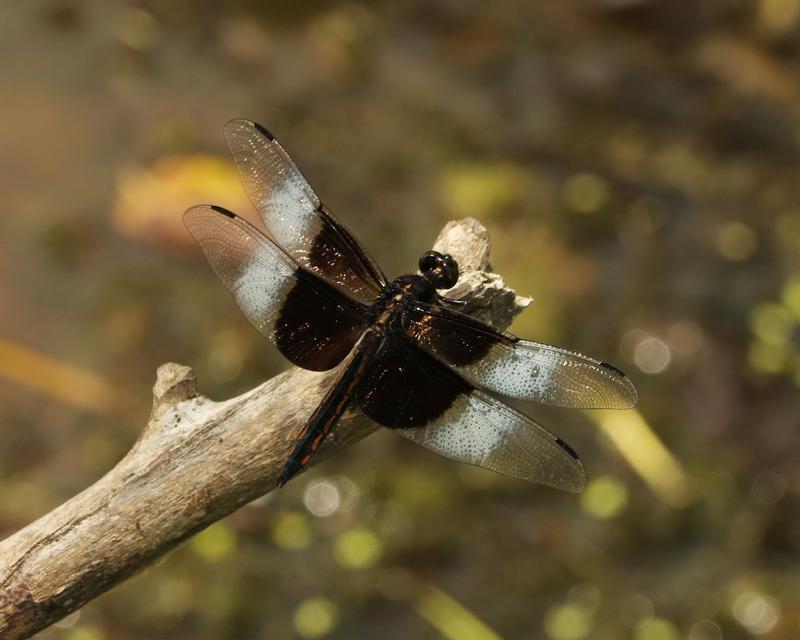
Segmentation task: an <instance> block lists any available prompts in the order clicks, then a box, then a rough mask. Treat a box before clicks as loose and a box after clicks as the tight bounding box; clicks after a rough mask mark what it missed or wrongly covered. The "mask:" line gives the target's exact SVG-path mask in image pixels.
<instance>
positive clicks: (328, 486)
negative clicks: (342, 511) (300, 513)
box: [303, 480, 342, 518]
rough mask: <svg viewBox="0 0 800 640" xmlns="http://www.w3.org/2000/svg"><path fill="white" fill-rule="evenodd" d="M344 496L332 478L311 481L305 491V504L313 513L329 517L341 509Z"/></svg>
mask: <svg viewBox="0 0 800 640" xmlns="http://www.w3.org/2000/svg"><path fill="white" fill-rule="evenodd" d="M341 502H342V497H341V495H340V493H339V488H338V487H337V486H336V485H335V484H334V483H333V482H331V481H330V480H319V481H316V482H310V483H309V484H308V486H307V487H306V489H305V491H304V492H303V504H304V505H305V506H306V509H308V510H309V512H311V513H312V514H313V515H315V516H319V517H322V518H324V517H327V516H330V515H333V514H334V513H336V512H337V511H338V510H339V505H340V504H341Z"/></svg>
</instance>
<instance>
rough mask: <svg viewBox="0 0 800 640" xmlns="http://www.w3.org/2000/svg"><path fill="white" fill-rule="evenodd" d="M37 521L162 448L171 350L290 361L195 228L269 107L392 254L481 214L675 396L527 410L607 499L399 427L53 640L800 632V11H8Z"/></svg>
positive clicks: (226, 387) (9, 268)
mask: <svg viewBox="0 0 800 640" xmlns="http://www.w3.org/2000/svg"><path fill="white" fill-rule="evenodd" d="M0 25H2V26H0V35H1V36H2V38H1V39H0V41H1V42H2V45H0V47H2V52H3V55H2V56H0V114H2V117H0V190H1V191H2V193H3V213H2V227H0V229H1V232H2V242H1V244H2V251H0V309H2V313H0V437H1V438H2V443H3V444H2V447H0V535H6V534H10V533H12V532H13V531H15V530H17V529H19V528H20V527H22V526H24V525H26V524H27V523H29V522H30V521H32V520H34V519H35V518H37V517H38V516H40V515H42V514H43V513H45V512H47V511H48V510H50V509H51V508H53V507H54V506H56V505H58V504H59V503H61V502H62V501H64V500H65V499H67V498H68V497H70V496H72V495H74V494H75V493H76V492H78V491H80V490H81V489H83V488H85V487H86V486H88V485H89V484H91V483H92V482H93V481H94V480H96V479H97V478H98V477H100V476H101V475H102V474H103V473H104V472H106V471H107V470H108V469H109V468H111V467H112V466H113V465H114V464H115V463H116V461H118V460H119V459H120V458H121V457H122V456H123V455H124V454H125V452H126V451H127V450H128V448H129V447H130V445H131V444H132V443H133V441H134V440H135V438H136V437H137V435H138V433H139V432H140V430H141V428H142V426H143V424H144V423H145V421H146V419H147V415H148V410H149V405H150V386H151V384H152V382H153V380H154V371H155V368H156V367H157V366H158V365H159V364H161V363H162V362H165V361H176V362H180V363H185V364H189V365H191V366H193V367H194V368H195V369H196V370H197V372H198V375H199V380H200V387H201V389H202V390H203V391H204V392H205V393H207V394H208V395H209V396H210V397H212V398H226V397H229V396H231V395H234V394H237V393H240V392H242V391H244V390H246V389H249V388H251V387H253V386H254V385H256V384H258V383H259V382H261V381H263V380H265V379H267V378H269V377H271V376H273V375H275V374H276V373H278V372H279V371H281V370H282V369H284V368H285V367H286V363H285V361H283V360H282V358H281V357H280V356H279V355H278V354H277V352H276V351H275V350H274V349H273V348H272V347H271V346H270V345H269V344H268V343H267V341H266V340H264V339H263V338H262V337H261V336H260V335H259V334H258V333H257V332H256V331H255V330H254V329H253V328H252V327H251V326H250V325H249V324H248V323H247V321H246V320H245V318H244V317H243V315H242V314H241V313H240V312H239V310H238V308H237V307H236V305H235V303H234V301H233V300H232V299H231V298H230V296H229V295H228V293H227V291H226V290H225V288H224V287H223V285H222V284H221V282H220V281H219V280H218V279H217V278H216V277H215V276H214V275H213V273H212V272H211V270H210V269H209V268H208V265H207V264H206V262H205V260H204V259H203V257H202V256H201V254H200V252H199V250H198V249H197V248H196V246H195V245H194V243H193V242H192V241H191V239H190V238H189V236H188V234H187V233H186V232H185V230H184V229H183V226H182V222H181V214H182V212H183V210H184V209H185V208H186V207H187V206H189V205H191V204H195V203H198V202H206V201H212V202H217V203H219V204H222V205H224V206H226V207H228V208H230V209H233V210H236V211H239V212H240V213H243V214H245V215H248V216H249V217H251V219H253V218H254V215H253V212H252V209H251V207H250V205H249V204H248V203H247V202H246V200H245V196H244V194H243V191H242V190H241V188H240V186H239V184H238V180H237V179H236V176H235V173H234V170H233V168H232V166H231V164H230V162H229V159H228V157H227V151H226V149H225V146H224V140H223V137H222V131H221V127H222V125H223V123H224V122H225V121H227V120H229V119H231V118H233V117H239V116H244V117H249V118H252V119H254V120H257V121H259V122H261V123H263V124H265V125H266V126H268V127H269V128H270V129H271V130H272V131H273V132H274V133H275V134H276V135H277V136H278V138H279V139H280V140H281V141H282V142H283V144H284V146H285V147H286V148H287V149H288V150H289V152H290V153H291V154H292V155H293V157H294V158H295V160H296V161H297V163H298V164H299V165H300V167H301V168H302V169H303V171H304V172H305V173H306V174H307V176H308V177H309V180H310V182H311V183H312V185H314V186H315V188H316V190H317V191H318V193H319V194H320V195H321V197H322V198H323V199H324V200H325V201H326V203H327V204H328V205H329V206H330V207H331V209H332V210H333V211H334V212H336V213H337V214H338V215H339V217H340V218H341V219H342V220H343V221H344V222H345V223H346V224H347V225H348V226H349V227H350V228H351V229H352V230H353V231H354V233H355V234H356V236H357V237H358V238H360V239H361V240H362V241H363V242H364V244H365V245H366V246H367V247H368V248H369V250H370V251H371V252H372V253H373V255H375V257H376V258H377V259H378V261H379V262H380V264H381V265H383V266H384V268H385V270H386V272H387V273H388V274H397V273H401V272H408V271H410V270H413V269H414V267H415V264H416V259H417V257H418V255H419V254H420V253H421V252H422V251H423V250H424V249H426V248H428V247H429V246H430V245H431V243H432V242H433V239H434V238H435V236H436V233H437V232H438V230H439V228H440V227H441V226H442V224H443V223H444V222H445V221H447V220H449V219H452V218H459V217H463V216H467V215H470V216H475V217H477V218H479V219H480V220H481V221H482V222H483V223H484V224H485V225H486V226H487V227H488V228H489V230H490V233H491V237H492V241H493V251H492V262H493V265H494V267H495V269H496V271H497V272H498V273H500V274H501V275H503V276H505V277H506V279H507V280H508V282H509V284H510V285H511V286H513V287H514V288H516V289H517V290H518V291H519V292H520V293H521V294H523V295H532V296H533V297H534V298H535V300H536V302H535V304H534V305H533V307H532V308H531V309H529V310H528V311H527V312H526V313H525V314H523V315H522V316H521V317H520V318H519V320H518V321H517V322H516V323H515V325H514V327H513V330H514V331H515V332H516V333H518V334H520V335H523V336H525V337H528V338H532V339H536V340H541V341H545V342H550V343H553V344H558V345H562V346H568V347H570V348H573V349H576V350H580V351H585V352H587V353H590V354H593V355H595V356H596V357H599V358H603V359H608V360H611V361H612V362H615V363H616V364H618V365H619V366H621V367H622V368H623V369H625V370H626V371H627V372H628V373H629V375H630V376H631V377H632V378H633V380H634V381H635V382H636V384H637V386H638V388H639V390H640V394H641V402H640V406H639V412H638V413H637V412H620V413H615V414H609V413H588V412H576V411H564V410H561V411H559V410H545V409H543V408H542V407H539V406H527V407H525V410H526V411H527V412H528V413H530V414H531V415H532V416H534V417H536V418H538V419H540V420H541V421H542V422H543V423H544V424H545V425H547V426H549V427H550V428H551V429H553V430H554V431H556V432H557V433H559V434H560V435H561V436H562V437H564V438H565V439H566V440H567V441H568V442H570V443H571V444H573V446H574V447H575V448H576V449H577V450H578V451H580V452H581V454H582V457H583V459H584V462H585V465H586V467H587V471H588V474H589V476H590V484H589V487H588V490H587V491H586V492H585V493H584V494H583V495H582V496H573V495H569V494H564V493H558V492H556V491H554V490H551V489H547V488H544V487H537V486H532V485H527V484H525V483H522V482H518V481H514V480H511V479H508V478H503V477H500V476H497V475H493V474H491V473H489V472H484V471H482V470H479V469H474V468H468V467H465V466H460V465H457V464H454V463H450V462H448V461H445V460H442V459H439V458H437V457H435V456H433V455H432V454H429V453H427V452H425V451H423V450H421V449H418V448H415V447H414V446H413V445H412V444H410V443H407V442H405V441H403V440H402V439H400V438H397V437H395V436H394V435H393V434H391V433H390V432H388V430H383V431H382V432H380V433H378V434H375V435H373V436H371V437H369V438H368V439H367V440H365V441H364V442H362V443H361V444H359V445H358V446H357V447H354V448H353V449H352V450H351V451H349V452H348V453H347V454H346V455H343V456H340V457H338V458H337V459H334V460H330V461H328V462H326V463H324V464H322V465H320V466H318V467H316V468H314V469H313V470H312V471H310V472H309V473H307V474H305V475H303V476H302V477H300V478H298V479H297V480H296V481H294V482H292V483H291V484H290V485H289V486H287V488H286V489H285V490H283V491H280V492H275V493H274V494H272V495H269V496H268V497H266V498H264V499H261V500H258V501H257V502H256V503H254V504H252V505H248V506H247V507H245V508H243V509H241V510H240V511H239V512H237V513H236V514H234V515H233V516H231V517H229V518H227V519H226V520H224V521H222V522H220V523H218V524H216V525H214V526H213V527H212V528H210V529H209V530H207V531H205V532H204V533H201V534H200V535H199V536H197V537H196V538H195V539H193V540H192V541H190V542H189V543H188V544H186V545H184V546H183V547H182V548H180V549H178V550H177V551H175V552H174V553H173V554H171V555H170V556H169V557H168V558H167V559H166V560H164V561H163V562H161V563H159V564H158V565H157V566H155V567H153V568H151V569H149V570H148V571H146V572H145V573H143V574H142V575H139V576H137V577H135V578H134V579H132V580H130V581H128V582H127V583H125V584H124V585H122V586H121V587H118V588H116V589H115V590H113V591H112V592H111V593H109V594H107V595H104V596H103V597H101V598H100V599H98V600H97V601H95V602H92V603H91V604H89V605H87V606H86V607H84V609H83V610H81V611H80V612H79V613H76V614H74V615H72V616H70V617H69V618H67V619H66V620H64V621H62V622H61V623H60V624H59V625H57V626H56V627H53V628H52V629H49V630H48V631H46V632H44V633H42V634H41V636H42V637H47V638H52V639H53V640H56V639H58V640H61V639H64V640H116V639H120V640H127V639H139V638H165V639H175V640H178V639H198V640H204V639H239V638H244V639H250V638H257V639H266V638H295V637H301V638H331V639H335V638H374V637H380V638H423V639H424V638H432V639H433V638H442V637H447V638H457V639H459V640H461V639H464V640H479V639H483V638H487V639H488V638H497V637H502V638H536V639H538V638H549V639H552V640H581V639H583V638H591V639H604V640H618V639H628V638H630V639H632V640H677V639H682V638H687V639H689V640H719V639H720V638H725V639H738V638H751V637H758V638H769V639H776V638H798V637H800V607H798V603H800V573H798V572H799V571H800V520H799V519H798V512H799V510H800V470H798V465H797V460H798V451H800V436H799V435H798V415H800V394H798V386H799V385H800V348H798V346H799V336H800V327H799V325H800V179H799V176H800V174H798V168H800V0H761V1H756V0H753V1H752V2H741V1H734V0H706V1H703V2H685V3H684V2H657V1H645V0H584V1H577V0H557V1H555V0H554V1H549V2H548V1H544V2H523V1H514V0H502V1H500V2H494V3H487V2H459V1H457V0H430V1H428V2H410V1H402V0H401V1H399V2H381V3H378V2H370V3H361V4H359V3H354V2H345V3H342V2H336V3H327V2H319V1H314V2H296V3H268V2H257V1H255V0H238V1H232V2H210V1H208V0H205V1H195V2H190V1H189V0H164V1H163V2H156V3H148V2H123V1H120V0H114V1H109V0H102V1H101V0H85V1H83V2H78V1H77V0H49V1H42V0H31V1H28V2H24V3H22V2H16V3H12V2H5V3H2V5H0Z"/></svg>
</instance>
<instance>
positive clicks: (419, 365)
mask: <svg viewBox="0 0 800 640" xmlns="http://www.w3.org/2000/svg"><path fill="white" fill-rule="evenodd" d="M471 390H472V387H471V386H470V385H469V384H468V383H467V382H466V381H465V380H463V379H462V378H460V377H459V376H457V375H455V374H454V373H452V372H450V371H449V370H447V368H446V367H445V366H444V365H442V364H440V363H439V362H437V361H436V360H435V359H433V358H432V357H431V356H429V355H428V354H427V353H425V352H423V351H421V350H419V349H417V348H416V347H414V346H413V345H411V344H409V343H408V342H407V340H406V339H405V338H403V337H391V338H389V339H388V341H387V343H386V344H385V345H384V346H383V347H382V348H381V350H380V351H379V352H378V354H377V355H376V357H375V360H374V361H373V362H372V364H371V365H370V367H369V368H368V369H367V371H366V373H365V375H364V381H363V382H362V383H361V385H360V386H359V388H358V390H357V392H356V398H357V401H358V404H359V406H360V407H361V409H362V410H363V411H364V413H366V414H367V415H368V416H369V417H370V418H372V419H373V420H375V422H378V423H379V424H382V425H383V426H385V427H389V428H391V429H396V428H403V427H420V426H424V425H426V424H428V423H430V422H432V421H434V420H436V419H438V418H440V417H441V416H442V415H444V413H445V412H446V411H447V410H448V409H449V408H450V407H451V406H452V404H453V402H454V401H455V399H456V398H457V397H459V396H460V395H461V394H463V393H469V392H470V391H471Z"/></svg>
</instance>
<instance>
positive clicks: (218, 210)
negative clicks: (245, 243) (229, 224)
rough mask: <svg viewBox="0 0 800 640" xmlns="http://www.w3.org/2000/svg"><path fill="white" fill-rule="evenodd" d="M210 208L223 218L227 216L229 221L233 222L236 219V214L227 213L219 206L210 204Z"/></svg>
mask: <svg viewBox="0 0 800 640" xmlns="http://www.w3.org/2000/svg"><path fill="white" fill-rule="evenodd" d="M210 207H211V209H212V210H213V211H216V212H217V213H221V214H222V215H223V216H227V217H228V218H230V219H231V220H235V219H236V214H235V213H233V212H232V211H228V210H227V209H225V208H224V207H220V206H219V205H216V204H212V205H210Z"/></svg>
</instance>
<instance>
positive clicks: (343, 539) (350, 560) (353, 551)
mask: <svg viewBox="0 0 800 640" xmlns="http://www.w3.org/2000/svg"><path fill="white" fill-rule="evenodd" d="M382 553H383V544H382V543H381V541H380V539H379V538H378V536H377V535H375V533H374V532H372V531H371V530H369V529H367V528H364V527H358V528H355V529H350V530H349V531H345V532H344V533H343V534H342V535H340V536H339V538H338V539H337V540H336V546H335V547H334V557H335V558H336V561H337V562H338V563H339V564H341V565H342V566H345V567H351V568H353V569H364V568H366V567H372V566H374V565H375V564H376V563H377V562H378V560H379V559H380V557H381V554H382Z"/></svg>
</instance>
